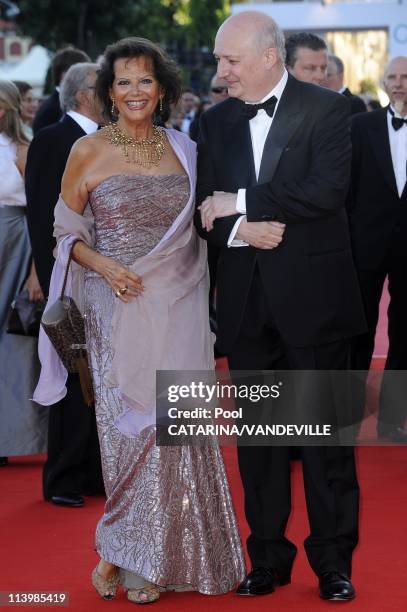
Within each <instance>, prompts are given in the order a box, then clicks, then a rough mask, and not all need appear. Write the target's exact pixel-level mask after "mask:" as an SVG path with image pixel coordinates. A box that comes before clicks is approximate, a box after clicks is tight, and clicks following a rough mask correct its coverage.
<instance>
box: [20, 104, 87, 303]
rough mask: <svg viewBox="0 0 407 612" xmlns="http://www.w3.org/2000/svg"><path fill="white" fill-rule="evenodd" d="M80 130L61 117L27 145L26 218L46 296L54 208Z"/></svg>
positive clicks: (68, 118) (73, 123)
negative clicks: (60, 119) (67, 162)
mask: <svg viewBox="0 0 407 612" xmlns="http://www.w3.org/2000/svg"><path fill="white" fill-rule="evenodd" d="M84 135H85V132H84V131H83V129H82V128H81V127H80V126H79V125H78V124H77V123H76V121H74V120H73V119H71V117H69V116H67V115H65V117H64V118H63V119H62V121H60V122H59V123H54V124H53V125H50V126H48V127H46V128H44V129H43V130H41V131H40V132H38V134H36V135H35V136H34V138H33V140H32V142H31V144H30V148H29V150H28V155H27V165H26V171H25V189H26V195H27V217H28V228H29V231H30V238H31V245H32V252H33V257H34V261H35V265H36V268H37V274H38V278H39V281H40V285H41V288H42V290H43V291H44V293H45V295H48V289H49V282H50V279H51V272H52V267H53V265H54V257H53V253H52V252H53V249H54V247H55V239H54V237H53V235H52V234H53V231H54V208H55V204H56V203H57V201H58V196H59V194H60V191H61V180H62V175H63V173H64V170H65V165H66V161H67V159H68V156H69V153H70V150H71V148H72V145H73V144H74V142H75V141H76V140H78V138H81V136H84Z"/></svg>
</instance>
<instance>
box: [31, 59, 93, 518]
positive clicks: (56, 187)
mask: <svg viewBox="0 0 407 612" xmlns="http://www.w3.org/2000/svg"><path fill="white" fill-rule="evenodd" d="M97 68H98V66H97V64H90V63H81V64H76V65H74V66H71V68H69V70H68V72H67V73H66V76H65V78H64V80H63V82H62V86H61V105H62V109H63V111H64V112H65V113H66V114H65V116H64V118H63V119H62V121H59V122H58V123H55V124H54V125H51V126H48V127H46V128H44V129H43V130H41V131H40V132H38V134H37V135H36V136H34V139H33V141H32V142H31V145H30V148H29V151H28V156H27V166H26V194H27V215H28V227H29V231H30V238H31V245H32V252H33V257H34V261H35V265H36V269H37V274H38V278H39V281H40V285H41V288H42V290H43V292H44V295H48V290H49V283H50V279H51V272H52V267H53V264H54V257H53V250H54V247H55V239H54V238H53V225H54V208H55V204H56V202H57V200H58V196H59V193H60V188H61V179H62V175H63V173H64V170H65V164H66V161H67V159H68V156H69V152H70V150H71V147H72V145H73V144H74V142H75V141H76V140H78V138H81V137H82V136H84V135H85V134H89V133H91V132H94V131H96V130H97V128H98V122H99V120H100V117H99V112H98V110H97V108H96V105H95V96H94V88H95V82H96V71H97ZM103 491H104V489H103V482H102V475H101V466H100V451H99V442H98V438H97V430H96V421H95V411H94V408H93V407H92V408H90V407H88V406H86V405H85V403H84V401H83V398H82V393H81V388H80V384H79V376H78V375H77V374H69V375H68V380H67V394H66V396H65V397H64V398H63V399H62V400H61V401H60V402H58V404H56V405H54V406H52V407H51V409H50V411H49V430H48V459H47V462H46V463H45V466H44V472H43V492H44V498H45V499H46V500H49V501H52V502H53V503H55V504H58V505H64V506H71V507H79V506H83V504H84V500H83V497H82V494H93V493H95V494H98V493H103Z"/></svg>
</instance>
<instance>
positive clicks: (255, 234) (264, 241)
mask: <svg viewBox="0 0 407 612" xmlns="http://www.w3.org/2000/svg"><path fill="white" fill-rule="evenodd" d="M284 232H285V225H284V223H279V222H278V221H252V222H250V223H249V222H248V221H247V220H246V219H243V220H242V222H241V223H240V225H239V228H238V230H237V232H236V236H235V238H237V239H238V240H244V241H245V242H247V243H248V244H250V245H251V246H254V247H256V248H257V249H275V248H276V247H278V245H279V244H280V242H281V241H282V240H283V235H284Z"/></svg>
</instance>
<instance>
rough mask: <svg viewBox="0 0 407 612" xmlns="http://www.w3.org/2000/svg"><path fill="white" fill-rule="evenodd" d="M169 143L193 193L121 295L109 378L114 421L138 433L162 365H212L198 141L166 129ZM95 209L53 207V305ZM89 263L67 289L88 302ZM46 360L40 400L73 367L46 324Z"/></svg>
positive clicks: (74, 268) (55, 395)
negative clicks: (116, 408)
mask: <svg viewBox="0 0 407 612" xmlns="http://www.w3.org/2000/svg"><path fill="white" fill-rule="evenodd" d="M166 133H167V136H168V140H169V142H170V145H171V146H172V148H173V149H174V152H175V153H176V155H177V156H178V158H179V160H180V162H181V164H182V165H183V167H184V169H185V171H186V172H187V174H188V177H189V182H190V197H189V201H188V203H187V204H186V206H185V208H184V209H183V210H182V212H181V213H180V214H179V216H178V217H177V219H176V220H175V221H174V223H173V224H172V225H171V227H170V228H169V229H168V230H167V232H166V234H165V235H164V236H163V238H162V239H161V240H160V242H159V243H158V244H157V245H156V246H155V247H154V248H153V249H152V250H151V251H150V252H149V253H147V254H146V255H144V256H143V257H140V258H139V259H137V260H136V262H135V263H134V264H133V265H132V266H130V269H131V270H132V271H133V272H134V273H136V274H138V275H140V276H141V277H142V278H143V285H144V287H145V290H144V293H143V294H142V295H141V296H140V297H138V298H135V299H133V300H131V302H129V303H128V304H125V303H124V302H122V301H121V300H116V301H115V309H114V313H113V319H112V337H111V344H112V347H113V359H112V365H111V369H110V372H109V374H108V377H107V378H106V379H105V384H106V385H108V386H112V387H116V388H118V390H119V393H120V396H121V399H122V406H123V411H122V413H121V414H120V416H119V417H118V419H117V420H116V422H115V425H116V426H117V427H118V429H119V430H120V431H121V432H122V433H123V434H125V435H127V436H129V437H132V436H135V435H137V434H138V433H139V432H140V431H141V430H142V429H143V428H144V427H147V426H149V425H152V424H154V423H155V373H156V370H184V369H185V370H211V369H213V366H214V362H213V338H212V334H211V332H210V329H209V321H208V304H207V299H208V270H207V261H206V244H205V243H204V241H202V240H201V239H200V238H199V237H198V236H197V234H196V232H195V228H194V226H193V214H194V192H195V181H196V147H195V144H194V143H193V142H192V141H191V140H189V138H188V137H186V136H185V135H184V134H182V133H180V132H177V131H176V130H166ZM93 225H94V221H93V215H92V213H91V211H90V208H89V206H88V207H87V208H86V210H85V213H84V215H83V216H82V215H79V214H77V213H75V212H74V211H73V210H72V209H70V208H69V207H68V206H67V205H66V204H65V202H64V201H63V199H62V198H61V197H60V198H59V200H58V203H57V205H56V208H55V225H54V235H55V237H56V239H57V256H56V261H55V265H54V269H53V272H52V277H51V284H50V291H49V301H48V303H49V304H52V303H53V302H54V301H55V300H56V299H57V297H58V295H59V293H60V291H61V286H62V280H63V274H64V270H65V267H66V262H67V259H68V255H69V251H70V248H71V245H72V243H73V241H74V240H77V239H78V238H79V239H80V240H83V241H84V242H85V243H86V244H88V245H89V246H93V245H94V230H93ZM83 279H84V269H83V268H82V267H81V266H79V265H78V264H75V263H74V262H72V264H71V266H70V273H69V275H68V282H67V287H66V294H67V295H72V296H73V298H74V299H75V301H76V302H77V304H78V306H79V308H81V309H83ZM39 356H40V361H41V365H42V369H41V375H40V379H39V382H38V385H37V388H36V389H35V392H34V400H35V401H36V402H38V403H40V404H43V405H51V404H54V403H56V402H57V401H59V400H60V399H61V398H62V397H64V396H65V394H66V387H65V384H66V379H67V372H66V370H65V368H64V366H63V364H62V362H61V361H60V359H59V358H58V355H57V353H56V352H55V350H54V348H53V347H52V345H51V343H50V341H49V340H48V337H47V336H46V334H45V333H44V332H43V331H42V330H41V332H40V338H39Z"/></svg>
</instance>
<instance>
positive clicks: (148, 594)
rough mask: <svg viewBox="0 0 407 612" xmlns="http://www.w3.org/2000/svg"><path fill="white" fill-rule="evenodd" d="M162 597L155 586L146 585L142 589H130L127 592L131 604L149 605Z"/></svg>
mask: <svg viewBox="0 0 407 612" xmlns="http://www.w3.org/2000/svg"><path fill="white" fill-rule="evenodd" d="M159 597H160V590H159V588H158V586H156V585H155V584H146V585H145V586H143V587H141V588H140V589H129V590H128V591H127V599H128V600H129V601H131V603H136V604H148V603H153V601H157V599H158V598H159Z"/></svg>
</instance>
